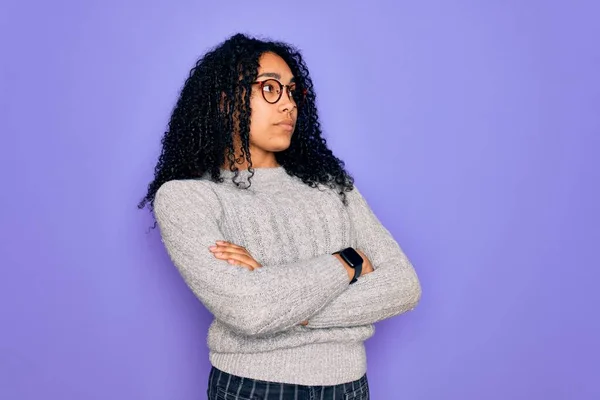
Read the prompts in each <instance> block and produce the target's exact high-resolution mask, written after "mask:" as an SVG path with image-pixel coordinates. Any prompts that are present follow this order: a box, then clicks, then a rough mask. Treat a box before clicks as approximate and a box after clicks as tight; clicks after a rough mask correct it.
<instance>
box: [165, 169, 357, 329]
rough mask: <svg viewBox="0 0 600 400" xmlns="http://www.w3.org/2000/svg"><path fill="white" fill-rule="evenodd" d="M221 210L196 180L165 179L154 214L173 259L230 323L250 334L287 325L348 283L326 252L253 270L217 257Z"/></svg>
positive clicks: (206, 303) (199, 293) (195, 289)
mask: <svg viewBox="0 0 600 400" xmlns="http://www.w3.org/2000/svg"><path fill="white" fill-rule="evenodd" d="M220 213H221V210H220V205H219V202H218V199H217V198H216V195H215V194H214V192H212V190H210V189H209V188H207V187H206V186H204V185H202V184H200V183H199V182H197V181H196V182H194V181H171V182H167V183H165V184H164V185H163V186H161V188H160V189H159V190H158V192H157V193H156V198H155V202H154V214H155V216H156V221H157V223H158V226H159V228H160V232H161V239H162V241H163V243H164V245H165V248H166V249H167V252H168V254H169V256H170V258H171V260H172V261H173V264H174V265H175V266H176V267H177V269H178V270H179V272H180V274H181V276H182V277H183V279H184V280H185V282H186V284H187V285H188V287H189V288H190V289H191V290H192V291H193V293H194V294H195V295H196V297H197V298H198V299H199V300H200V301H201V302H202V303H203V304H204V306H205V307H206V308H207V309H208V310H209V311H210V312H211V313H212V314H213V315H214V316H215V318H217V319H219V320H220V321H221V322H223V323H224V324H226V325H228V326H229V327H230V328H231V329H233V330H235V331H237V332H239V333H242V334H245V335H250V336H259V335H266V334H270V333H274V332H279V331H284V330H287V329H289V328H291V327H292V326H294V325H298V323H299V321H302V320H305V319H306V318H308V317H309V316H310V315H312V314H314V313H315V312H317V311H318V310H319V309H321V308H322V307H323V306H324V305H325V304H327V303H328V302H330V301H331V300H332V299H334V298H335V297H337V296H338V295H339V294H340V293H342V292H343V291H344V290H345V289H346V288H347V287H348V274H347V272H346V270H345V269H344V268H343V267H342V266H341V265H340V262H339V261H338V260H337V259H336V258H335V257H334V256H332V255H329V254H326V255H322V256H319V257H315V258H311V259H307V260H301V261H297V262H294V263H289V264H286V265H277V266H273V265H270V266H263V267H262V268H258V269H256V270H254V271H249V270H247V269H246V268H236V267H232V266H231V265H230V264H228V263H227V261H224V260H219V259H217V258H215V257H214V256H213V254H212V253H211V252H210V250H209V247H210V246H212V245H214V244H215V242H216V241H217V240H225V238H224V237H223V234H222V233H221V231H220V228H219V224H218V219H219V216H220ZM298 277H301V279H299V278H298Z"/></svg>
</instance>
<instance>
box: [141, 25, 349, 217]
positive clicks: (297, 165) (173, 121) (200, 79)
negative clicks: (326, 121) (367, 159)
mask: <svg viewBox="0 0 600 400" xmlns="http://www.w3.org/2000/svg"><path fill="white" fill-rule="evenodd" d="M267 52H270V53H274V54H277V55H278V56H280V57H281V58H283V60H284V61H285V62H286V63H287V65H288V66H289V67H290V69H291V71H292V74H293V76H294V77H295V82H296V85H297V87H299V88H301V89H300V90H302V92H303V93H305V98H304V100H303V101H302V104H301V105H298V118H297V121H296V129H295V132H294V134H293V135H292V139H291V143H290V146H289V147H288V148H287V149H286V150H284V151H281V152H278V153H276V155H275V157H276V160H277V162H278V163H279V164H280V165H281V166H282V167H283V168H284V169H285V171H286V172H287V173H288V174H289V175H291V176H296V177H298V178H300V179H301V180H302V182H304V183H305V184H307V185H309V186H311V187H316V186H317V184H324V185H326V186H328V187H330V188H332V189H336V188H337V190H338V193H339V195H340V196H341V197H342V201H343V203H344V204H346V203H347V202H346V193H345V192H347V191H351V190H352V188H353V184H354V179H353V178H352V177H351V176H350V174H349V173H348V172H347V171H346V170H345V169H344V163H343V161H341V160H339V159H338V158H337V157H335V156H334V155H333V153H332V152H331V150H330V149H329V148H328V147H327V143H326V140H325V139H324V138H323V137H322V135H321V127H320V123H319V119H318V116H317V108H316V104H315V101H316V96H315V92H314V90H313V84H312V81H311V79H310V77H309V72H308V68H307V67H306V64H305V62H304V60H303V58H302V55H301V54H300V51H299V50H297V49H295V48H294V47H292V46H291V45H289V44H286V43H282V42H276V41H264V40H259V39H256V38H251V37H248V36H246V35H243V34H236V35H234V36H232V37H230V38H229V39H227V40H226V41H224V42H223V43H221V44H219V45H218V46H217V47H215V48H213V49H211V50H210V51H208V52H207V53H206V54H205V55H204V57H202V58H201V59H200V60H198V61H197V62H196V65H195V66H194V67H193V68H192V69H191V71H190V74H189V77H188V78H187V80H186V81H185V84H184V86H183V88H182V90H181V93H180V95H179V99H178V100H177V103H176V105H175V108H174V110H173V112H172V114H171V118H170V121H169V125H168V130H167V131H166V132H165V134H164V136H163V138H162V140H161V144H162V152H161V154H160V157H159V159H158V163H157V165H156V167H155V170H154V179H153V180H152V181H151V182H150V184H149V185H148V191H147V194H146V196H145V197H144V198H143V199H142V201H141V202H140V203H139V204H138V208H140V209H142V208H144V207H145V206H146V205H147V204H148V205H149V207H150V209H151V210H152V209H153V206H154V196H155V194H156V191H157V190H158V189H159V187H160V186H161V185H162V184H164V183H165V182H167V181H170V180H175V179H190V178H199V177H201V176H204V175H205V174H207V173H208V174H209V175H210V179H211V180H212V181H214V182H219V183H220V182H223V178H222V177H221V176H220V168H221V167H222V166H223V165H224V164H225V161H226V159H227V161H228V162H229V168H230V169H231V170H232V171H234V172H235V174H234V176H233V177H232V180H234V182H236V181H235V179H236V177H237V176H238V174H239V171H238V169H237V165H236V164H238V163H241V162H243V158H242V159H241V160H240V159H236V158H235V152H234V142H233V135H232V132H234V130H238V131H239V133H240V139H241V144H242V153H243V156H244V157H245V158H246V160H247V162H248V167H249V168H248V171H249V172H250V175H249V177H248V178H249V183H250V184H251V178H252V175H253V172H254V170H253V169H252V160H251V155H250V151H249V144H250V139H249V134H250V129H249V128H250V114H251V109H250V94H251V90H249V88H250V87H251V85H252V82H254V81H255V80H256V77H257V74H258V68H259V58H260V56H261V55H262V54H264V53H267ZM234 124H235V125H234ZM234 128H237V129H234ZM236 183H237V182H236Z"/></svg>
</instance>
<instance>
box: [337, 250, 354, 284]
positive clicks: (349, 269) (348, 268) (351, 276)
mask: <svg viewBox="0 0 600 400" xmlns="http://www.w3.org/2000/svg"><path fill="white" fill-rule="evenodd" d="M333 256H334V257H335V258H337V259H338V260H339V261H340V263H341V264H342V266H343V267H344V268H345V269H346V272H347V273H348V281H351V280H352V279H354V268H352V267H351V266H349V265H348V263H347V262H346V260H344V259H343V258H342V256H340V255H339V254H338V253H335V254H334V255H333Z"/></svg>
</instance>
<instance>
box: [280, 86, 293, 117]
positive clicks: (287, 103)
mask: <svg viewBox="0 0 600 400" xmlns="http://www.w3.org/2000/svg"><path fill="white" fill-rule="evenodd" d="M278 105H279V111H281V112H291V111H292V110H293V109H294V108H296V103H295V102H294V100H293V99H292V97H291V96H290V94H289V92H288V91H287V90H285V89H284V91H283V93H282V94H281V98H280V99H279V103H278Z"/></svg>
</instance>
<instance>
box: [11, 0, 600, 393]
mask: <svg viewBox="0 0 600 400" xmlns="http://www.w3.org/2000/svg"><path fill="white" fill-rule="evenodd" d="M34 3H37V4H34ZM202 3H203V4H201V2H198V1H191V0H188V1H171V0H169V1H167V0H150V1H144V2H142V1H139V0H138V1H128V2H120V1H102V2H100V1H97V2H81V1H55V2H41V1H39V2H28V1H19V2H17V1H15V0H13V1H8V2H6V1H5V2H3V3H2V5H1V6H0V26H1V29H2V31H1V35H0V37H1V38H0V44H1V46H0V48H1V49H2V50H1V57H2V59H1V60H0V67H1V74H2V75H1V80H0V96H1V97H0V99H1V100H0V107H1V112H2V117H1V122H2V135H1V146H0V151H1V165H0V174H1V176H0V179H1V184H2V191H1V194H0V201H1V207H0V218H1V219H0V225H1V229H0V235H1V241H0V246H1V247H0V250H1V253H0V254H1V257H0V266H1V276H0V299H1V301H0V321H1V324H2V325H1V330H0V398H1V399H6V400H16V399H19V400H20V399H47V400H59V399H60V400H65V399H115V400H118V399H165V400H166V399H181V400H185V399H190V400H192V399H201V398H204V391H205V389H206V376H207V372H208V369H209V364H208V354H207V349H206V342H205V338H206V330H207V328H208V324H209V314H208V313H207V311H205V310H204V308H203V307H202V306H201V304H200V303H199V302H197V301H196V300H195V298H194V297H193V295H192V294H191V293H190V292H189V291H188V290H187V288H186V287H185V285H184V283H183V281H182V280H181V278H180V277H179V275H178V274H177V272H176V271H175V269H174V268H173V267H171V265H170V264H169V260H168V258H167V256H166V254H165V252H164V250H163V248H162V246H161V245H160V242H159V238H158V235H157V232H155V231H154V232H151V233H146V232H147V227H148V225H149V224H150V223H151V219H150V217H149V215H148V214H147V212H142V211H137V209H136V207H135V206H136V204H137V201H138V200H139V199H140V198H141V196H142V195H143V193H144V190H145V187H146V184H147V182H148V180H149V179H150V177H151V174H152V168H153V166H154V162H155V160H156V157H157V155H158V151H159V140H160V136H161V134H162V131H163V129H164V127H165V124H166V121H167V118H168V116H169V113H170V110H171V107H172V106H173V104H174V101H175V98H176V96H177V93H178V90H179V88H180V87H181V85H182V83H183V79H184V78H185V76H186V74H187V73H188V71H189V68H190V67H191V65H192V63H193V62H194V61H195V59H196V58H197V57H198V56H199V55H200V54H201V53H203V52H204V51H205V50H206V49H207V48H208V47H209V46H212V45H213V44H216V43H217V42H219V41H221V40H223V39H224V38H225V37H226V36H228V35H229V34H231V33H234V32H236V31H238V30H239V31H243V32H248V33H255V34H264V35H268V36H270V37H273V38H277V39H283V40H286V41H290V42H292V43H295V44H297V45H298V46H299V47H300V48H301V49H303V51H304V54H305V56H306V59H307V62H308V64H309V67H310V68H311V71H312V74H313V77H314V80H315V82H316V85H317V90H318V98H319V106H320V110H321V116H322V120H323V126H324V128H325V131H326V133H327V138H328V140H329V143H330V145H331V147H332V148H333V149H334V150H335V152H336V153H337V154H338V155H339V156H341V157H342V158H343V159H345V160H346V162H347V165H348V167H349V169H350V171H351V172H353V173H354V175H355V177H356V179H357V183H358V184H359V185H360V186H361V187H362V188H363V189H362V191H363V192H364V193H365V196H366V197H367V199H368V200H369V201H370V203H371V205H372V207H373V208H374V210H375V211H376V213H377V214H378V215H379V217H380V218H381V220H382V221H383V222H384V224H385V225H386V226H387V227H388V228H389V229H390V230H391V231H392V233H393V234H394V235H395V237H396V238H397V240H398V241H399V242H400V243H401V245H402V246H403V248H404V249H405V251H406V252H407V254H408V255H409V256H410V258H411V259H412V260H413V262H414V264H415V267H416V268H417V270H418V273H419V275H420V278H421V280H422V285H423V299H422V302H421V304H420V306H419V307H418V308H417V310H416V311H415V312H413V313H410V314H407V315H404V316H400V317H397V318H394V319H391V320H387V321H384V322H382V323H380V324H378V325H377V332H376V334H375V337H374V338H373V339H371V340H369V341H368V354H369V366H368V368H369V377H370V381H371V386H372V393H373V398H374V399H427V400H429V399H431V400H439V399H461V400H466V399H469V400H470V399H473V400H480V399H486V400H494V399H502V400H504V399H546V400H548V399H549V400H555V399H577V400H582V399H598V398H600V384H599V383H598V382H597V381H596V379H597V376H598V373H599V372H600V344H599V341H600V323H599V322H598V316H599V312H598V305H599V304H600V295H599V292H598V290H597V286H598V283H597V281H598V279H599V278H600V273H599V272H598V271H599V267H600V262H599V261H598V251H597V250H596V249H595V248H594V247H593V246H595V245H598V242H599V239H600V223H599V222H600V218H599V212H598V208H599V204H600V196H599V190H600V189H599V186H600V183H599V182H600V162H599V161H598V159H597V157H598V153H599V150H600V141H599V134H600V123H599V119H600V118H599V113H600V112H599V109H600V83H599V80H598V71H600V51H599V49H600V46H598V43H597V41H598V38H600V29H598V24H597V17H598V15H599V13H600V7H599V6H598V5H592V3H593V2H592V1H589V2H587V3H588V4H587V5H586V4H585V2H583V1H569V2H567V1H563V2H560V1H555V2H548V1H526V2H524V1H516V0H515V1H502V2H500V1H493V2H492V1H489V2H474V1H466V0H465V1H453V2H446V1H437V2H432V1H426V2H404V1H402V2H392V1H389V2H371V3H369V4H368V3H367V2H354V3H352V2H350V3H348V2H344V3H343V5H342V4H339V5H324V4H321V2H317V1H303V2H302V4H303V5H302V6H300V5H299V4H298V2H296V3H281V4H279V3H278V4H277V5H275V4H273V5H267V3H260V4H255V3H252V2H241V1H240V2H236V3H233V2H227V3H222V2H215V3H214V4H213V5H209V4H210V2H202ZM549 3H552V4H549ZM561 3H562V4H561Z"/></svg>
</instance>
